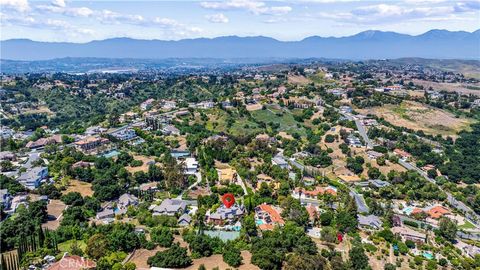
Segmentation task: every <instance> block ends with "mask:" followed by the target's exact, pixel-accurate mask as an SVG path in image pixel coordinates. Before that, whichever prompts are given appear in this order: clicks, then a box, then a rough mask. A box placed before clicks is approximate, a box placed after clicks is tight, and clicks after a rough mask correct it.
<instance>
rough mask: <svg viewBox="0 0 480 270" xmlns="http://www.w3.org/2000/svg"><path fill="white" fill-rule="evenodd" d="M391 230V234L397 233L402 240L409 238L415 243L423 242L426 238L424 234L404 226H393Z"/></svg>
mask: <svg viewBox="0 0 480 270" xmlns="http://www.w3.org/2000/svg"><path fill="white" fill-rule="evenodd" d="M392 232H393V234H396V235H399V236H400V237H401V238H402V240H403V241H406V240H411V241H413V242H416V243H425V242H426V240H427V235H426V234H424V233H421V232H418V231H416V230H414V229H411V228H409V227H406V226H402V227H393V228H392Z"/></svg>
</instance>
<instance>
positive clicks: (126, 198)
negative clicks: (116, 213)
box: [118, 193, 138, 208]
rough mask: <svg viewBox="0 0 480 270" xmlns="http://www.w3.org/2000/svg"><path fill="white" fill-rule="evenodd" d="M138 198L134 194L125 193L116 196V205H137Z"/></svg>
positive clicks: (123, 206)
mask: <svg viewBox="0 0 480 270" xmlns="http://www.w3.org/2000/svg"><path fill="white" fill-rule="evenodd" d="M137 204H138V198H137V197H136V196H135V195H132V194H128V193H125V194H123V195H122V196H120V197H119V198H118V207H119V208H127V207H129V206H130V205H137Z"/></svg>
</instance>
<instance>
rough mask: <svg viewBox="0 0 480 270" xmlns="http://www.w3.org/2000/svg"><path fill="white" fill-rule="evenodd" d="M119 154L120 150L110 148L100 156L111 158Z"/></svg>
mask: <svg viewBox="0 0 480 270" xmlns="http://www.w3.org/2000/svg"><path fill="white" fill-rule="evenodd" d="M119 154H120V152H118V151H117V150H112V151H110V152H108V153H105V154H103V155H102V156H104V157H106V158H112V157H116V156H118V155H119Z"/></svg>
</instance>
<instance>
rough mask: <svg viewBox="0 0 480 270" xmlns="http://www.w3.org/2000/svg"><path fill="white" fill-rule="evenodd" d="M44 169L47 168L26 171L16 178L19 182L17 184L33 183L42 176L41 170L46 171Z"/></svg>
mask: <svg viewBox="0 0 480 270" xmlns="http://www.w3.org/2000/svg"><path fill="white" fill-rule="evenodd" d="M46 169H47V167H34V168H32V169H31V170H28V171H26V172H24V173H22V174H21V175H20V176H19V177H18V178H17V181H19V182H29V181H35V180H37V179H38V177H39V176H40V175H41V174H42V172H43V170H46Z"/></svg>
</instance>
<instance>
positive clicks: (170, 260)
mask: <svg viewBox="0 0 480 270" xmlns="http://www.w3.org/2000/svg"><path fill="white" fill-rule="evenodd" d="M147 263H148V265H150V266H154V267H166V268H169V267H171V268H184V267H187V266H190V265H191V264H192V259H191V258H190V257H189V256H188V254H187V249H186V248H182V247H180V245H178V244H177V243H175V244H173V245H172V247H171V248H169V249H167V250H165V251H158V252H157V253H156V254H155V255H154V256H152V257H150V258H148V260H147Z"/></svg>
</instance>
